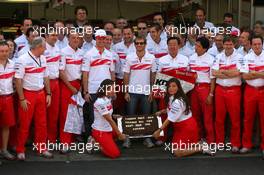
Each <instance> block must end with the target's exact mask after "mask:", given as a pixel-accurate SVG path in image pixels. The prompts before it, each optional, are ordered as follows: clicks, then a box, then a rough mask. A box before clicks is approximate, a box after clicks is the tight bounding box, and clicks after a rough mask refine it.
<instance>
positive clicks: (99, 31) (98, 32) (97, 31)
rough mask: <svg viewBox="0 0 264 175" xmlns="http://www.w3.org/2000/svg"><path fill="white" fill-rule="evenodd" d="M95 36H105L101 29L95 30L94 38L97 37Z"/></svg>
mask: <svg viewBox="0 0 264 175" xmlns="http://www.w3.org/2000/svg"><path fill="white" fill-rule="evenodd" d="M97 36H106V32H105V30H103V29H98V30H96V32H95V37H97Z"/></svg>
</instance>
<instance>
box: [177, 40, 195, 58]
mask: <svg viewBox="0 0 264 175" xmlns="http://www.w3.org/2000/svg"><path fill="white" fill-rule="evenodd" d="M194 53H195V50H194V47H192V46H190V45H188V44H187V43H186V44H185V45H184V46H183V47H182V48H180V49H179V54H182V55H184V56H186V57H190V56H192V55H193V54H194Z"/></svg>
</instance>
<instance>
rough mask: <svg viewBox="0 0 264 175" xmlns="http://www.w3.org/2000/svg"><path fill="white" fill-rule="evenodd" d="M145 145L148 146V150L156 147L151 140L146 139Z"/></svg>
mask: <svg viewBox="0 0 264 175" xmlns="http://www.w3.org/2000/svg"><path fill="white" fill-rule="evenodd" d="M143 144H144V145H146V146H147V147H148V148H153V147H154V146H155V145H154V144H153V142H152V141H151V139H150V138H146V139H145V140H144V142H143Z"/></svg>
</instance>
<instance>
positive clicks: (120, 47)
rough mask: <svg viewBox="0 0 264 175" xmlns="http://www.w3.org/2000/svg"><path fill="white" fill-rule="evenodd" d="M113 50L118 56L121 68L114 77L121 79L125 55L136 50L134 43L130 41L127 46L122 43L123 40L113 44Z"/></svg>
mask: <svg viewBox="0 0 264 175" xmlns="http://www.w3.org/2000/svg"><path fill="white" fill-rule="evenodd" d="M113 50H114V51H115V52H116V53H117V54H118V56H119V62H120V67H121V70H122V71H120V72H119V73H117V75H116V78H118V79H123V77H124V72H123V69H124V65H125V62H126V57H127V55H128V54H130V53H134V52H136V48H135V45H134V43H132V44H131V45H130V46H129V47H127V46H126V45H125V44H124V41H122V42H120V43H117V44H115V45H114V46H113Z"/></svg>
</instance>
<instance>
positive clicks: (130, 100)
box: [123, 37, 156, 148]
mask: <svg viewBox="0 0 264 175" xmlns="http://www.w3.org/2000/svg"><path fill="white" fill-rule="evenodd" d="M134 44H135V47H136V52H133V53H131V54H129V55H127V57H126V64H125V66H124V69H123V70H124V86H125V88H126V89H125V100H126V101H127V114H128V115H138V114H139V113H138V112H137V107H138V104H139V103H140V107H141V109H140V112H141V114H142V115H148V114H150V112H151V102H152V92H151V86H152V84H153V82H154V79H155V72H156V64H155V57H154V55H152V54H149V53H148V52H146V39H145V38H142V37H137V38H136V39H135V40H134ZM144 145H146V146H147V147H148V148H151V147H153V146H154V144H153V143H152V141H151V139H150V138H147V139H145V140H144ZM123 146H124V147H127V148H129V147H130V142H129V141H127V142H124V144H123Z"/></svg>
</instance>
